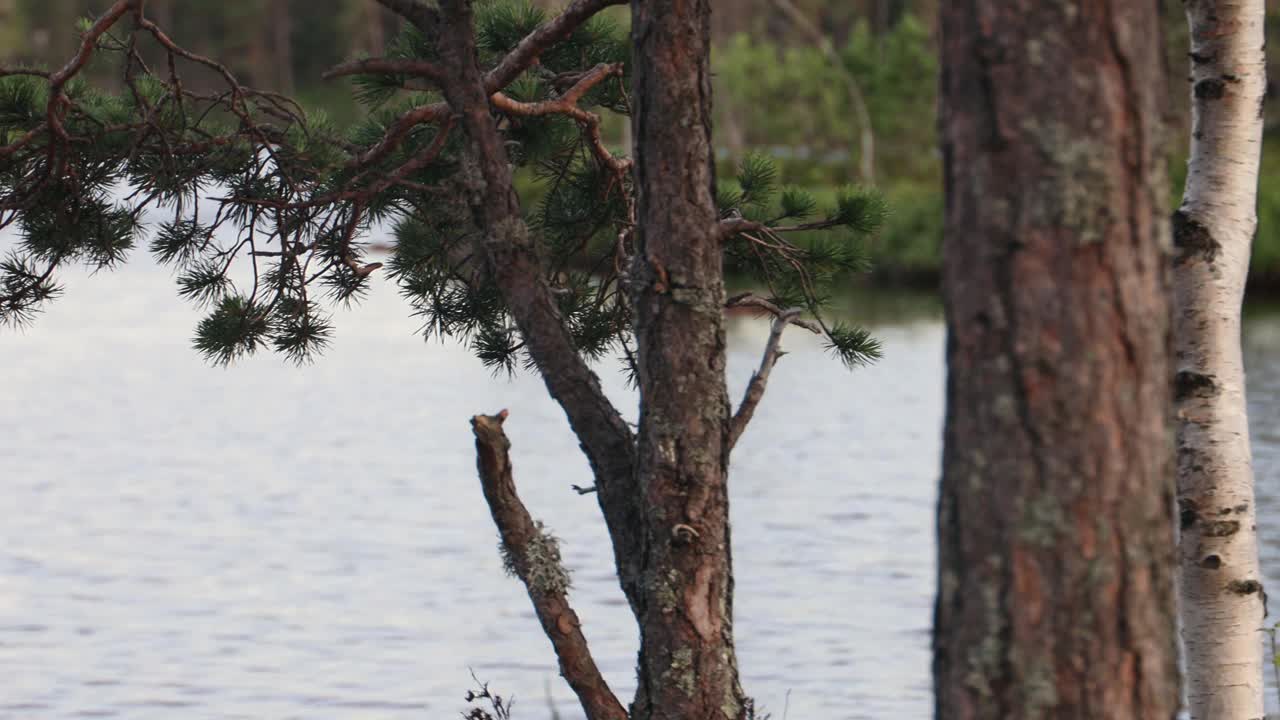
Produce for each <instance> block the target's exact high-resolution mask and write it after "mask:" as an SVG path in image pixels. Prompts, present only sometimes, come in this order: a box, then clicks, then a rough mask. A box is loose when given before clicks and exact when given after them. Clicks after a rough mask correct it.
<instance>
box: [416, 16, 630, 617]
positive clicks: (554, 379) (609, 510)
mask: <svg viewBox="0 0 1280 720" xmlns="http://www.w3.org/2000/svg"><path fill="white" fill-rule="evenodd" d="M441 6H442V9H443V12H444V13H445V15H446V23H447V26H446V27H444V28H443V32H442V33H441V35H440V46H441V53H442V56H443V59H444V62H445V63H446V64H447V65H448V66H449V67H451V68H455V67H456V68H457V71H458V72H457V75H456V76H454V77H451V78H450V79H449V80H448V81H446V82H445V83H444V87H443V90H444V93H445V96H446V98H447V99H448V102H449V105H450V106H452V108H453V110H454V112H456V113H457V115H458V116H459V118H460V122H461V127H462V129H463V130H464V131H465V132H466V133H467V135H468V137H469V139H470V143H469V145H470V147H469V148H468V150H467V152H469V153H471V154H472V160H473V161H474V162H475V164H476V166H477V169H478V171H479V172H478V175H479V177H478V178H476V182H474V183H473V186H474V188H475V191H474V192H471V193H468V196H469V197H468V202H469V203H470V206H471V212H472V215H473V216H474V217H475V221H476V224H477V225H478V226H479V227H481V228H483V229H484V233H483V236H482V237H477V238H476V248H475V249H476V254H477V255H478V256H480V257H483V258H484V259H485V264H486V266H487V267H488V269H489V273H490V276H491V277H492V278H493V280H494V283H495V284H496V285H497V287H498V288H500V289H501V291H502V296H503V300H505V302H506V306H507V308H508V309H509V311H510V312H511V315H512V317H513V318H514V319H515V321H516V325H517V326H518V327H519V329H520V333H521V335H522V336H523V337H524V339H525V341H526V343H527V349H528V352H529V355H530V357H531V358H532V359H533V361H534V364H535V365H536V366H537V368H538V372H539V374H541V375H542V379H543V381H544V382H545V383H546V385H547V390H548V391H549V392H550V393H551V396H552V397H553V398H555V400H556V402H558V403H559V404H560V407H561V408H563V409H564V411H565V415H566V416H567V417H568V419H569V425H570V426H571V427H572V428H573V431H574V433H575V434H576V435H577V436H578V438H579V439H581V441H582V449H583V452H584V453H585V454H586V456H587V459H588V461H589V462H590V463H591V469H592V470H593V472H594V473H595V476H596V484H597V485H598V486H599V488H600V493H599V500H600V506H601V509H602V511H603V512H604V517H605V523H606V524H607V525H608V527H609V533H610V535H611V536H612V537H613V540H614V542H613V546H614V559H615V561H616V562H617V565H618V574H619V576H620V579H621V583H622V588H623V592H624V593H625V594H626V595H627V598H628V600H630V601H631V602H632V603H633V607H634V606H635V603H637V602H638V601H639V597H640V592H641V591H640V583H641V582H642V580H641V577H640V558H641V556H642V554H643V553H642V547H643V543H644V538H643V534H642V533H643V530H642V529H643V527H644V524H643V522H642V521H641V520H640V508H639V506H638V503H637V498H638V497H639V496H640V494H639V493H638V492H636V489H635V483H636V480H635V473H634V467H635V454H636V445H635V436H634V434H633V433H632V432H631V428H630V427H628V425H627V423H626V421H625V420H623V419H622V415H621V413H619V412H618V409H617V408H616V407H614V405H613V403H612V402H610V400H609V398H608V396H606V395H605V394H604V390H603V388H601V386H600V379H599V378H598V377H597V376H596V374H595V373H594V372H593V371H592V370H591V368H590V366H588V365H587V363H586V361H585V360H584V359H583V358H582V356H581V355H579V354H578V350H577V346H576V344H575V342H574V339H573V334H572V333H571V332H570V331H569V328H568V327H567V326H566V325H565V322H564V318H563V317H562V316H561V313H560V309H559V304H558V301H557V299H556V297H555V296H554V295H553V294H552V293H551V291H550V288H549V287H548V285H547V283H546V281H545V280H544V279H543V265H542V260H541V258H540V256H539V253H538V251H537V247H536V245H535V243H534V242H533V239H532V238H531V237H530V235H529V229H528V226H527V225H525V223H524V220H523V218H522V217H521V212H520V205H519V200H518V198H517V196H516V193H515V188H514V187H513V184H512V183H513V180H512V176H511V167H510V164H509V161H508V157H507V154H506V149H505V147H504V145H503V142H502V138H501V136H500V135H499V133H498V127H497V123H496V121H495V119H494V117H493V115H492V113H491V105H490V102H491V101H490V95H491V93H490V92H487V91H486V81H485V79H484V78H483V77H482V76H481V73H480V69H479V67H477V66H476V63H475V60H474V58H475V56H476V46H475V36H474V34H473V31H472V29H471V28H472V16H471V8H470V5H469V3H467V2H465V0H441Z"/></svg>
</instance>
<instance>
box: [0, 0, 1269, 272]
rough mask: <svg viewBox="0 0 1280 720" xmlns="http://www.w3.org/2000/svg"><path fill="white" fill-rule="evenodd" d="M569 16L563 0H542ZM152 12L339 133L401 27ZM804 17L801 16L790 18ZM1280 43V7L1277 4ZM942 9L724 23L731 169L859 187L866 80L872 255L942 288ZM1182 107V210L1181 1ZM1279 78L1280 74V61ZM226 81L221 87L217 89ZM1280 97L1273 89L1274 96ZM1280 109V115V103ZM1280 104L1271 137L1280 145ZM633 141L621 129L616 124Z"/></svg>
mask: <svg viewBox="0 0 1280 720" xmlns="http://www.w3.org/2000/svg"><path fill="white" fill-rule="evenodd" d="M105 4H106V3H105V2H104V0H0V59H7V60H10V61H12V60H23V61H28V62H32V63H35V64H43V65H48V64H51V63H53V62H54V61H55V59H58V58H65V57H66V56H67V55H68V52H69V50H70V48H71V46H72V44H73V43H74V42H75V36H74V33H70V32H62V31H60V30H61V29H62V28H69V27H72V26H73V25H74V23H75V20H76V18H78V17H82V16H84V15H88V14H92V13H95V12H97V11H101V10H102V9H103V7H104V6H105ZM536 4H539V5H542V6H545V7H547V8H553V7H556V6H558V5H560V4H561V3H560V2H559V0H537V2H536ZM149 6H150V12H151V14H152V15H154V16H155V17H156V18H157V19H158V20H159V21H160V22H161V24H162V25H165V26H166V27H172V28H174V35H175V39H176V40H178V41H179V42H181V43H184V44H185V45H186V46H188V47H191V48H193V49H195V50H197V51H200V52H204V53H205V54H208V55H211V56H216V57H220V58H226V59H227V60H228V62H229V64H230V67H231V69H232V70H233V71H234V72H236V73H237V74H238V75H239V76H240V77H242V78H244V79H245V80H246V81H247V82H248V83H250V84H252V85H255V86H260V87H265V88H273V89H279V90H282V91H285V92H290V93H292V94H293V95H295V96H297V97H300V98H302V99H303V100H305V101H307V102H309V103H312V104H317V105H321V106H323V107H324V108H325V109H326V110H327V111H328V113H329V114H330V115H331V116H333V117H334V118H335V119H336V120H339V121H347V120H350V119H352V118H353V116H355V115H356V114H358V113H359V112H361V110H360V109H359V108H358V107H357V106H356V105H355V104H354V103H353V102H352V100H351V96H350V93H349V92H348V91H347V88H346V87H345V86H344V85H343V84H341V83H326V82H323V81H322V80H321V79H320V74H321V72H323V70H324V69H325V68H328V67H331V66H332V65H334V64H336V63H337V62H339V61H341V60H344V59H348V58H351V57H356V56H362V55H377V54H379V51H380V49H381V47H382V46H383V44H384V42H386V38H387V37H389V36H390V35H391V33H392V32H393V30H394V27H395V23H394V20H393V19H392V18H391V17H390V16H388V15H387V14H386V13H385V12H384V11H382V10H381V9H379V8H377V7H376V5H375V3H372V2H369V1H368V0H244V1H243V2H233V3H226V2H215V1H214V0H181V1H179V0H151V1H150V3H149ZM784 6H790V10H791V12H788V11H787V10H786V9H784ZM1267 6H1268V15H1269V25H1270V28H1269V29H1270V30H1271V31H1272V32H1280V0H1268V3H1267ZM937 10H938V0H853V1H842V2H837V1H836V0H722V1H721V2H718V3H717V5H716V10H715V13H714V17H713V19H712V23H713V32H714V37H715V45H716V50H715V55H714V58H713V63H714V70H715V73H716V102H715V128H716V142H717V143H718V145H719V158H720V161H721V163H722V167H721V170H722V171H723V172H725V173H730V172H732V168H734V167H736V166H737V164H738V162H740V161H741V160H742V159H743V158H744V157H745V155H746V154H747V153H748V152H750V151H752V150H757V149H759V150H766V151H768V152H769V153H771V154H773V155H774V156H775V157H776V159H777V160H778V161H779V162H780V163H781V164H782V165H783V170H784V174H785V175H786V176H787V177H790V178H794V179H796V181H797V182H799V183H800V184H802V185H804V186H806V189H808V190H809V191H811V192H813V193H815V194H816V195H818V196H819V197H820V198H822V199H823V200H831V199H833V198H834V196H835V193H836V188H838V187H839V186H841V185H843V184H845V183H848V182H850V181H853V180H856V179H858V178H857V168H858V167H859V161H860V159H861V158H860V157H859V144H858V133H859V132H860V131H861V128H860V127H859V123H858V122H857V118H856V113H855V112H854V111H853V106H852V102H853V101H852V98H851V97H850V90H849V87H850V84H849V83H848V82H847V81H846V79H847V78H849V77H851V78H852V79H853V80H854V82H855V83H856V86H857V87H858V88H860V90H861V94H862V95H863V96H864V97H865V100H866V106H867V111H868V114H869V116H870V121H871V122H870V124H871V126H872V130H873V132H874V136H875V142H876V158H875V167H876V175H875V177H876V181H877V184H878V185H879V186H880V187H881V189H882V190H883V191H884V192H885V194H886V195H887V197H888V199H889V201H890V204H891V206H892V207H893V208H894V215H893V217H892V218H891V219H890V221H889V222H888V224H887V226H886V227H885V229H884V231H883V233H882V236H881V238H880V239H879V241H878V243H877V244H876V246H875V247H874V248H872V249H871V252H872V259H873V260H874V261H875V265H876V268H877V271H878V272H881V273H884V274H886V275H887V276H888V277H889V278H890V279H899V280H904V279H905V280H909V279H922V280H925V281H927V282H930V283H931V282H933V281H934V279H935V278H936V273H937V270H938V262H939V248H940V246H941V235H942V191H941V190H942V181H941V163H940V156H939V154H938V150H937V141H936V133H935V123H936V120H935V104H936V100H937V70H938V60H937V47H936V36H937V19H936V16H937ZM1165 14H1166V28H1165V29H1166V34H1167V36H1168V39H1169V43H1168V47H1169V54H1168V57H1169V73H1170V80H1171V85H1170V86H1171V87H1172V88H1173V92H1172V107H1171V108H1170V112H1171V120H1172V122H1171V132H1170V133H1169V136H1168V143H1169V146H1168V152H1169V156H1170V158H1171V160H1172V162H1171V163H1170V168H1171V175H1172V176H1173V177H1171V178H1170V197H1171V198H1172V197H1174V196H1175V195H1176V193H1175V191H1174V189H1175V188H1180V187H1182V181H1183V176H1184V175H1185V170H1186V168H1185V162H1184V159H1185V157H1186V153H1187V148H1186V142H1185V138H1186V136H1187V133H1186V129H1187V123H1188V117H1189V112H1188V98H1187V94H1188V93H1187V90H1186V84H1185V76H1186V55H1185V48H1186V47H1187V41H1186V27H1185V22H1184V20H1183V18H1182V6H1181V4H1180V3H1167V4H1166V8H1165ZM797 15H799V16H803V17H804V18H806V20H807V22H808V24H809V25H811V26H812V28H816V29H817V30H818V31H820V32H821V33H822V34H823V35H824V36H825V37H826V39H827V41H828V42H829V44H830V46H831V47H832V48H833V49H834V51H835V55H836V56H838V57H839V59H840V65H839V66H838V65H836V64H835V63H833V62H831V60H830V56H828V55H827V54H826V53H825V52H824V51H823V50H822V49H821V48H820V47H818V46H817V45H816V44H815V43H814V42H813V37H812V35H811V34H810V32H809V30H810V29H812V28H806V27H800V26H799V25H798V24H797V23H796V21H795V20H796V16H797ZM1271 64H1272V70H1273V76H1277V77H1280V67H1277V66H1278V65H1280V62H1278V61H1277V60H1276V55H1275V53H1274V51H1273V53H1272V58H1271ZM209 81H210V82H212V78H210V79H209ZM1274 92H1275V89H1274V87H1273V89H1272V93H1271V94H1274ZM1273 105H1274V104H1273ZM1273 105H1272V106H1269V107H1268V110H1267V113H1268V122H1267V134H1268V136H1269V137H1273V138H1274V137H1276V136H1277V134H1278V133H1280V111H1277V110H1276V109H1275V107H1274V106H1273ZM605 132H606V135H610V136H612V138H611V139H612V140H615V141H616V140H621V134H622V133H624V132H625V128H624V127H623V124H621V123H614V124H612V125H609V126H606V128H605ZM1273 146H1275V143H1274V142H1272V143H1268V146H1267V150H1266V155H1265V157H1264V159H1263V171H1262V187H1261V190H1260V194H1259V237H1258V242H1257V243H1255V247H1254V262H1253V268H1252V271H1253V275H1254V278H1255V280H1257V279H1262V280H1266V281H1267V282H1268V283H1269V284H1271V285H1273V286H1277V285H1280V148H1277V147H1273Z"/></svg>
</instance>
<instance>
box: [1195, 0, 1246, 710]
mask: <svg viewBox="0 0 1280 720" xmlns="http://www.w3.org/2000/svg"><path fill="white" fill-rule="evenodd" d="M1186 10H1187V20H1188V22H1189V23H1190V29H1191V53H1190V57H1191V83H1192V86H1191V87H1192V92H1191V95H1192V108H1193V114H1192V118H1193V127H1192V140H1191V157H1190V161H1189V162H1190V166H1189V171H1190V172H1189V174H1188V176H1187V185H1186V190H1185V194H1184V195H1183V201H1182V206H1181V207H1180V208H1179V209H1178V211H1177V212H1176V213H1175V214H1174V218H1173V233H1174V245H1175V250H1176V256H1175V261H1174V272H1173V283H1174V292H1175V306H1174V307H1175V315H1174V343H1175V349H1176V369H1177V375H1176V378H1175V397H1176V403H1177V418H1178V420H1177V430H1178V504H1179V511H1180V516H1181V522H1180V526H1181V533H1180V541H1179V546H1180V553H1179V554H1180V556H1181V563H1180V565H1181V573H1180V588H1181V596H1182V628H1183V630H1182V636H1183V640H1184V643H1185V647H1186V662H1187V695H1188V704H1189V710H1190V712H1191V717H1192V718H1193V719H1194V720H1255V719H1260V718H1262V717H1263V682H1262V668H1263V664H1262V663H1263V653H1262V634H1261V633H1260V632H1259V630H1260V629H1261V628H1262V623H1263V608H1264V603H1265V594H1264V593H1263V590H1262V584H1261V574H1260V571H1259V567H1258V544H1257V528H1256V524H1255V522H1256V521H1255V506H1254V493H1253V468H1252V460H1251V457H1250V450H1249V426H1248V418H1247V414H1246V405H1245V380H1244V367H1243V362H1242V358H1241V347H1240V308H1241V303H1242V302H1243V298H1244V283H1245V277H1246V274H1247V272H1248V266H1249V252H1250V246H1251V244H1252V241H1253V235H1254V230H1255V228H1256V226H1257V211H1256V203H1257V187H1258V166H1259V162H1260V155H1261V149H1262V100H1263V96H1264V94H1265V91H1266V65H1265V58H1264V54H1263V44H1264V32H1263V23H1264V19H1265V12H1266V8H1265V3H1264V0H1187V1H1186Z"/></svg>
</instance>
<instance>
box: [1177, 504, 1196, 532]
mask: <svg viewBox="0 0 1280 720" xmlns="http://www.w3.org/2000/svg"><path fill="white" fill-rule="evenodd" d="M1196 509H1197V508H1196V502H1195V501H1194V500H1188V499H1186V498H1183V499H1182V500H1179V501H1178V520H1179V525H1180V526H1181V527H1182V529H1183V530H1186V529H1187V528H1189V527H1191V526H1192V525H1195V524H1196Z"/></svg>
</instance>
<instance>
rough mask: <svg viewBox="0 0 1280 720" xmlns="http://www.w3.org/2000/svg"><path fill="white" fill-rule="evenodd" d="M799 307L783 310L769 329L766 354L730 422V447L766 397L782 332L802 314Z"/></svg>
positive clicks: (734, 443)
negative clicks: (766, 387)
mask: <svg viewBox="0 0 1280 720" xmlns="http://www.w3.org/2000/svg"><path fill="white" fill-rule="evenodd" d="M800 312H801V311H800V309H799V308H792V309H790V310H785V311H783V312H782V313H781V314H780V315H778V317H777V318H776V319H774V321H773V329H771V330H770V331H769V341H768V342H766V343H765V346H764V356H763V357H762V358H760V369H759V370H757V371H756V372H755V373H753V374H752V375H751V381H750V382H748V383H747V392H746V394H745V395H744V396H743V398H742V404H741V405H739V406H738V412H736V413H734V414H733V420H732V421H731V422H730V423H729V449H730V450H733V447H734V446H735V445H737V444H738V438H740V437H742V433H743V432H745V431H746V429H747V424H748V423H750V422H751V417H752V416H753V415H755V412H756V407H757V406H758V405H759V404H760V400H761V399H762V398H763V397H764V390H765V386H766V385H767V384H768V383H769V373H771V372H773V366H774V365H776V364H777V363H778V358H779V357H781V356H782V353H781V351H780V350H781V343H782V333H783V331H785V330H786V329H787V325H788V324H790V323H791V322H793V321H794V320H795V319H796V318H797V317H799V316H800Z"/></svg>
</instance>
